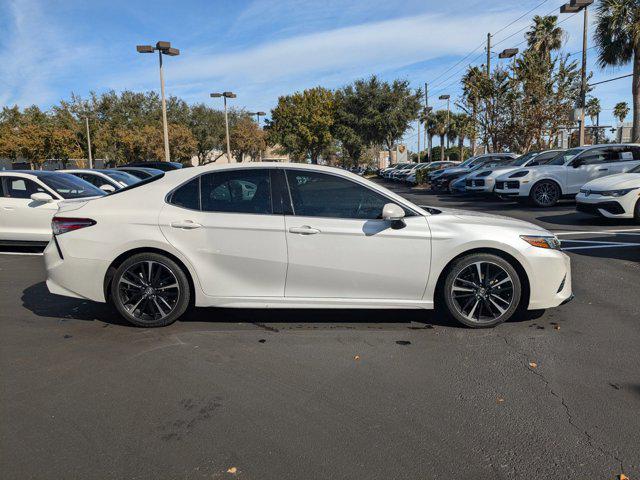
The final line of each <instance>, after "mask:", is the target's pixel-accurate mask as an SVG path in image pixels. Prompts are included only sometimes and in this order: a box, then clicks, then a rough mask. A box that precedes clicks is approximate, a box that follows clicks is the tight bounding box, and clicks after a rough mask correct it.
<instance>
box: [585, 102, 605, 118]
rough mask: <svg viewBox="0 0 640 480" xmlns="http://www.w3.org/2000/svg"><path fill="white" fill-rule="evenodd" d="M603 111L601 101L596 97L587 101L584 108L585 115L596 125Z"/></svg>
mask: <svg viewBox="0 0 640 480" xmlns="http://www.w3.org/2000/svg"><path fill="white" fill-rule="evenodd" d="M601 111H602V108H600V100H598V99H597V98H596V97H591V98H590V99H589V100H587V103H586V104H585V106H584V113H586V114H587V115H588V116H589V118H590V119H591V123H592V124H594V123H596V119H597V118H598V115H600V112H601Z"/></svg>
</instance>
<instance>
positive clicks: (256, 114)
mask: <svg viewBox="0 0 640 480" xmlns="http://www.w3.org/2000/svg"><path fill="white" fill-rule="evenodd" d="M251 115H255V116H256V123H257V124H258V126H260V117H264V116H265V115H266V112H253V113H252V114H251Z"/></svg>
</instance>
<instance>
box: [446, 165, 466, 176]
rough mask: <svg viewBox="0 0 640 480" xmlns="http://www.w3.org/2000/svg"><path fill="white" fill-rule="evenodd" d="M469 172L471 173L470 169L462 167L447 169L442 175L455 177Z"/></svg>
mask: <svg viewBox="0 0 640 480" xmlns="http://www.w3.org/2000/svg"><path fill="white" fill-rule="evenodd" d="M468 171H469V169H468V168H460V167H456V168H445V169H444V171H442V175H455V174H459V173H467V172H468Z"/></svg>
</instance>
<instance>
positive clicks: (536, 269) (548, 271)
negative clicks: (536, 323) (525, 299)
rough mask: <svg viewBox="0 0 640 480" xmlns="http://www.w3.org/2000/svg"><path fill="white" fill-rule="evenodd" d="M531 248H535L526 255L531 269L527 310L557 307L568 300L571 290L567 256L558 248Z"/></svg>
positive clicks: (569, 260)
mask: <svg viewBox="0 0 640 480" xmlns="http://www.w3.org/2000/svg"><path fill="white" fill-rule="evenodd" d="M531 248H532V249H536V250H532V255H531V256H528V257H529V265H530V268H531V270H532V271H531V272H530V273H529V275H530V278H529V280H530V283H531V285H530V287H531V292H530V296H529V310H538V309H545V308H552V307H557V306H559V305H562V304H563V303H566V302H568V301H570V299H571V298H572V297H573V290H572V284H571V259H570V258H569V256H568V255H567V254H565V253H563V252H561V251H558V250H546V251H545V250H543V249H539V248H537V247H531ZM534 252H535V253H534Z"/></svg>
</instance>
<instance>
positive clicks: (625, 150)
mask: <svg viewBox="0 0 640 480" xmlns="http://www.w3.org/2000/svg"><path fill="white" fill-rule="evenodd" d="M618 152H619V153H618V161H619V162H631V161H633V160H640V147H631V146H629V147H626V146H625V147H620V148H619V149H618Z"/></svg>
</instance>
